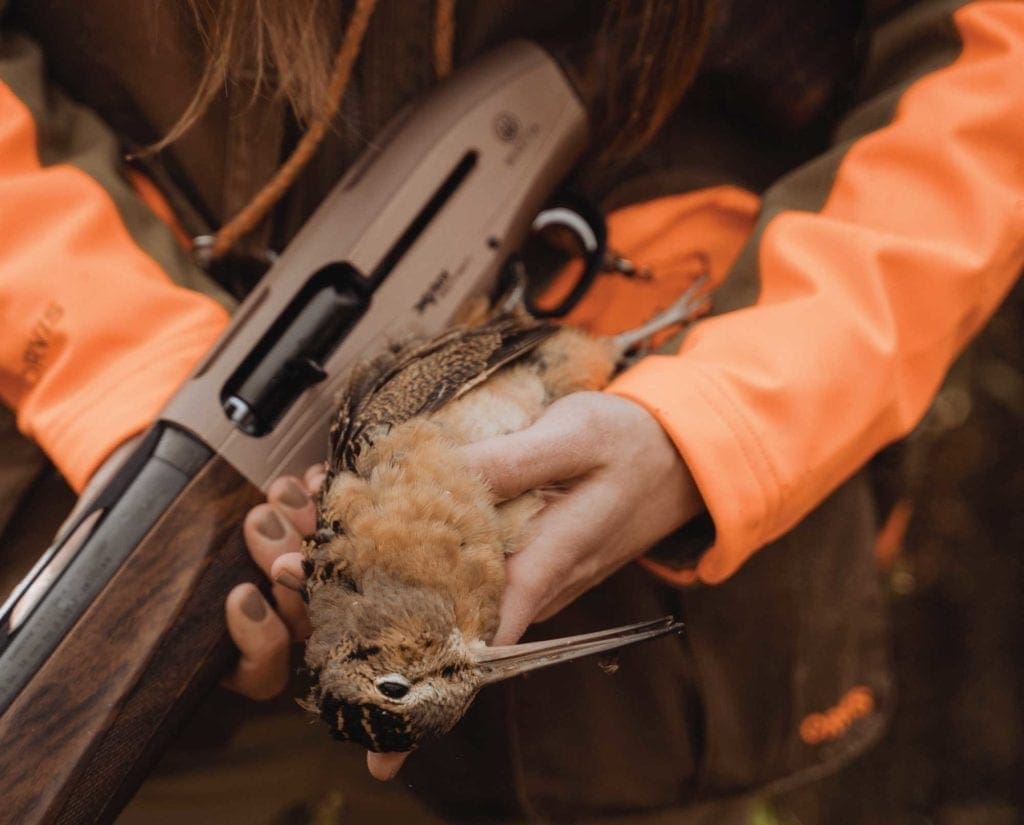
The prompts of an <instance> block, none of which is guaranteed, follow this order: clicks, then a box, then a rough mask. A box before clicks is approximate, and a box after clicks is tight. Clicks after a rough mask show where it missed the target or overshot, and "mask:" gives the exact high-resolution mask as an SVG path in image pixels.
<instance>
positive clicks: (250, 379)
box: [220, 263, 369, 436]
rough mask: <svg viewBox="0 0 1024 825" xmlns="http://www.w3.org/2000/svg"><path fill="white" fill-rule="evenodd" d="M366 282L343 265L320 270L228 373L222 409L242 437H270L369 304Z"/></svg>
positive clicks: (315, 381)
mask: <svg viewBox="0 0 1024 825" xmlns="http://www.w3.org/2000/svg"><path fill="white" fill-rule="evenodd" d="M366 292H367V290H366V278H364V277H363V276H362V275H361V274H360V273H359V271H358V270H356V268H355V267H353V266H352V265H351V264H347V263H332V264H328V265H327V266H325V267H323V268H322V269H320V270H319V271H318V272H317V273H316V274H315V275H314V276H313V277H312V278H311V279H310V280H309V283H307V284H306V286H305V287H303V289H302V290H301V291H300V292H299V294H298V295H296V296H295V298H294V300H292V302H291V304H289V305H288V308H287V309H286V310H285V311H284V312H283V313H282V314H281V317H280V318H279V319H278V321H277V322H276V323H275V324H274V325H273V326H272V327H271V328H270V329H269V330H268V331H267V333H266V334H265V335H264V336H263V337H262V338H261V339H260V341H259V342H258V343H257V344H256V346H255V347H254V348H253V349H252V351H251V352H250V353H249V354H248V355H247V356H246V357H245V359H244V360H243V361H242V363H241V365H240V366H239V367H238V369H236V370H235V371H234V373H232V375H231V377H230V378H229V379H228V381H227V383H225V385H224V389H223V390H222V392H221V399H220V400H221V408H222V409H223V410H224V413H225V415H227V417H228V418H229V419H231V421H232V422H233V423H234V424H235V426H236V427H238V428H239V429H240V430H242V432H244V433H247V434H248V435H252V436H262V435H265V434H266V433H268V432H270V430H272V429H273V427H274V425H275V424H276V423H277V422H278V421H279V420H280V419H281V416H282V415H284V413H285V412H286V411H287V410H288V408H289V407H291V405H292V404H293V403H295V401H296V400H297V399H298V398H299V396H300V395H302V393H304V392H305V391H306V390H307V389H309V388H310V387H312V386H313V385H314V384H318V383H319V382H320V381H322V380H323V379H324V378H325V377H326V375H327V374H326V372H324V368H323V365H324V363H325V362H326V360H327V359H328V358H329V357H330V355H331V353H332V352H334V350H335V348H336V347H337V346H338V344H339V343H341V341H342V340H343V339H344V338H345V335H346V334H347V333H348V331H349V330H350V329H351V328H352V327H353V326H354V325H355V323H356V322H357V321H358V320H359V318H360V317H361V316H362V315H363V313H364V312H365V311H366V308H367V306H368V305H369V297H368V295H367V294H366Z"/></svg>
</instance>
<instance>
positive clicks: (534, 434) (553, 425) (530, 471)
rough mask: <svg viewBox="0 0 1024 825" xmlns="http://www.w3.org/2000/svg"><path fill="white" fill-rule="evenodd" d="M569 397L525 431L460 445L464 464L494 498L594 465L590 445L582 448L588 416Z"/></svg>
mask: <svg viewBox="0 0 1024 825" xmlns="http://www.w3.org/2000/svg"><path fill="white" fill-rule="evenodd" d="M571 401H572V397H571V396H568V397H566V398H564V399H561V400H559V401H557V402H555V403H554V404H552V405H551V406H550V407H548V408H547V410H545V411H544V413H543V414H542V415H541V417H540V418H538V419H537V420H536V421H535V422H534V423H533V424H531V425H530V426H529V427H527V428H526V429H525V430H520V431H519V432H516V433H511V434H509V435H498V436H493V437H491V438H487V439H485V440H483V441H478V442H476V443H475V444H469V445H467V446H466V447H463V448H462V450H461V453H462V457H463V460H464V461H465V463H466V468H467V469H468V470H469V471H470V472H473V473H476V474H477V475H479V476H480V478H482V479H483V481H484V483H485V484H487V486H488V487H489V488H490V490H491V492H493V493H494V496H495V498H496V499H497V500H498V501H507V500H509V499H513V498H515V497H516V496H518V495H521V494H522V493H525V492H526V491H528V490H534V489H536V488H538V487H543V486H545V485H549V484H555V483H557V482H560V481H567V480H569V479H573V478H579V477H580V476H582V475H584V474H585V473H587V472H589V471H590V470H592V469H593V468H594V467H595V466H596V465H595V457H594V454H593V450H592V449H587V448H586V443H585V442H586V440H587V439H586V423H585V418H586V416H585V415H581V414H580V413H582V412H583V411H582V410H580V409H579V408H578V405H576V404H573V403H571ZM567 402H568V403H567Z"/></svg>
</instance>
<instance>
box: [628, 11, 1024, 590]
mask: <svg viewBox="0 0 1024 825" xmlns="http://www.w3.org/2000/svg"><path fill="white" fill-rule="evenodd" d="M922 5H923V6H925V7H926V11H925V12H924V13H922V9H921V7H922ZM948 6H949V4H948V3H946V4H938V3H931V4H918V7H917V8H916V9H914V10H913V11H912V14H915V15H917V17H916V18H915V19H912V20H909V22H908V20H907V19H904V20H899V21H896V23H897V25H896V26H894V27H893V29H892V30H891V31H887V32H885V33H884V36H881V37H879V38H876V41H875V42H874V43H873V45H872V50H873V57H872V63H873V64H874V65H876V66H882V67H888V68H886V69H880V70H878V71H887V72H890V73H892V75H893V76H892V77H890V78H888V79H887V78H885V77H884V76H879V75H877V74H876V75H875V76H874V77H868V78H867V79H866V80H865V86H866V87H867V88H872V89H874V90H876V91H875V92H874V93H873V94H872V96H871V97H870V98H866V99H865V100H863V101H862V102H861V103H860V105H858V106H857V107H855V108H854V110H853V111H852V112H851V114H850V116H849V117H848V118H847V119H846V120H845V121H844V123H843V124H842V126H841V127H840V131H839V134H838V142H837V144H836V146H835V148H834V150H833V151H831V152H830V153H829V154H828V155H827V156H825V157H823V158H821V159H819V160H817V161H815V162H812V163H811V164H808V165H807V166H805V167H802V168H801V169H798V170H797V171H795V172H794V173H792V174H791V175H789V176H787V178H785V179H783V180H781V181H780V182H779V183H778V184H777V185H776V186H775V187H773V188H772V189H770V190H769V191H768V192H766V194H765V198H764V201H763V203H762V206H761V210H760V215H759V219H758V222H757V224H756V226H755V228H754V233H753V235H752V238H751V240H750V241H749V243H748V245H747V247H746V248H745V249H744V250H743V252H742V253H741V254H740V256H739V258H738V259H737V262H736V264H735V265H734V269H733V275H735V274H736V271H737V270H738V269H741V268H748V269H753V270H755V273H756V275H757V277H758V278H759V283H760V292H759V295H758V296H757V298H756V301H755V302H754V303H753V304H752V305H750V306H748V307H744V308H740V309H736V310H734V311H731V312H727V313H725V314H722V315H719V316H716V317H713V318H709V319H706V320H704V321H702V322H701V323H699V324H698V325H697V326H696V327H695V328H694V329H693V331H692V332H691V334H690V335H689V336H688V337H687V339H686V340H685V342H684V344H683V346H682V348H681V350H680V352H679V354H678V355H671V356H658V357H652V358H648V359H646V360H644V361H643V362H641V363H640V364H639V365H637V366H636V367H635V368H634V369H631V370H629V371H628V372H626V373H624V374H623V375H622V376H621V377H619V378H618V379H617V380H616V382H615V383H614V384H613V385H612V388H611V389H612V391H613V392H616V393H619V394H620V395H623V396H626V397H628V398H631V399H633V400H635V401H637V402H639V403H640V404H642V405H644V406H645V407H646V408H647V409H648V410H650V411H651V412H652V413H653V414H654V415H655V416H656V417H657V418H658V420H659V421H660V422H661V423H662V424H663V426H664V427H665V429H666V430H667V431H668V433H669V434H670V435H671V437H672V439H673V441H674V443H675V444H676V446H677V447H678V449H679V450H680V452H681V454H682V455H683V457H684V458H685V460H686V462H687V464H688V465H689V467H690V469H691V470H692V472H693V475H694V478H695V480H696V483H697V485H698V487H699V488H700V491H701V493H702V494H703V496H704V499H705V502H706V503H707V506H708V510H709V512H710V514H711V517H712V519H713V521H714V524H715V529H716V538H715V541H714V544H713V545H712V546H711V548H710V549H709V550H707V552H706V553H705V554H704V555H703V556H702V557H701V559H700V560H699V562H698V563H697V567H696V570H695V571H694V570H685V569H683V570H676V569H672V568H671V567H669V566H665V565H661V564H654V563H653V562H648V564H649V565H651V566H653V567H655V568H656V570H657V572H659V573H660V574H661V575H663V576H664V577H666V578H667V579H669V580H672V581H677V582H680V583H683V582H689V581H692V580H693V579H694V578H695V577H696V578H698V579H700V580H703V581H705V582H710V583H713V582H719V581H721V580H723V579H724V578H726V577H728V576H729V575H730V574H732V573H733V572H734V571H735V570H736V569H737V568H738V567H739V566H740V565H741V564H742V563H743V562H744V560H745V559H747V558H748V557H749V556H750V555H751V554H752V553H753V552H755V551H756V550H757V549H758V548H759V547H761V546H762V545H764V544H765V543H767V542H769V541H771V540H772V539H774V538H776V537H778V536H779V535H780V534H782V533H784V532H785V531H786V530H787V529H789V528H790V527H792V526H793V525H794V524H795V523H797V522H798V521H799V520H800V519H801V518H803V517H804V516H805V515H806V514H807V513H808V512H809V511H810V510H811V509H812V508H813V507H814V506H816V504H818V503H819V502H820V501H821V500H822V499H824V498H825V496H826V495H827V494H828V493H829V492H830V491H832V490H833V489H834V488H835V487H837V486H838V485H839V484H840V483H841V482H842V481H843V480H844V479H845V478H847V477H848V476H850V475H851V474H852V473H853V472H854V471H855V470H856V469H857V468H859V467H860V466H861V465H863V464H864V463H865V462H866V461H867V460H868V459H869V458H870V457H871V456H872V455H873V454H874V453H875V452H876V451H877V450H878V449H880V448H881V447H882V446H883V445H885V444H886V443H888V442H891V441H893V440H894V439H897V438H899V437H901V436H903V435H905V434H906V433H908V432H909V431H910V430H911V429H912V428H913V427H914V425H915V424H916V422H917V421H918V420H919V419H920V418H921V417H922V415H923V413H924V412H925V410H926V409H927V406H928V404H929V403H930V401H931V399H932V397H933V395H934V393H935V392H936V390H937V388H938V387H939V385H940V382H941V381H942V380H943V376H944V374H945V372H946V370H947V368H948V367H949V365H950V363H951V362H952V360H953V359H954V358H955V356H956V355H957V353H958V352H959V351H960V349H961V348H962V347H963V346H964V344H965V343H966V342H967V340H968V339H969V338H970V336H971V335H972V334H973V333H975V332H976V331H977V330H978V329H979V327H980V326H981V325H982V324H983V323H984V322H985V320H986V319H987V318H988V317H989V315H990V314H991V313H992V312H993V311H994V310H995V308H996V307H997V306H998V304H999V303H1000V301H1001V299H1002V298H1003V296H1004V295H1005V294H1006V293H1007V291H1008V290H1009V288H1010V286H1011V285H1012V283H1013V282H1014V280H1015V279H1016V277H1017V275H1018V273H1019V272H1020V269H1021V267H1022V265H1024V82H1022V79H1021V67H1024V3H1019V2H973V3H967V4H963V5H962V7H960V8H959V9H958V10H957V11H955V13H953V15H952V19H951V20H950V18H949V15H948V12H947V11H944V10H943V9H946V8H948ZM950 23H951V24H952V25H950ZM909 24H913V25H909ZM915 29H916V31H917V32H918V34H919V35H920V37H918V38H917V39H916V40H915V38H914V37H909V36H908V31H913V30H915ZM944 37H945V38H946V40H943V38H944ZM951 45H952V47H953V48H952V49H950V51H949V54H948V55H943V54H942V51H943V49H949V47H950V46H951ZM911 58H920V59H921V60H923V61H924V63H925V64H926V65H927V66H928V71H926V72H921V71H918V72H916V74H911V75H907V74H905V72H906V67H907V65H908V61H910V59H911ZM816 192H821V194H820V195H818V194H815V193H816ZM612 240H613V241H614V240H615V239H614V238H613V239H612Z"/></svg>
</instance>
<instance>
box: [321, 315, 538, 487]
mask: <svg viewBox="0 0 1024 825" xmlns="http://www.w3.org/2000/svg"><path fill="white" fill-rule="evenodd" d="M557 330H558V327H557V326H555V325H553V324H550V323H545V322H540V321H536V320H534V319H532V318H529V317H528V316H524V315H501V316H498V317H497V318H494V319H493V320H491V321H488V322H487V323H485V324H481V325H480V326H476V327H471V328H464V329H454V330H451V331H450V332H446V333H444V334H443V335H441V336H439V337H438V338H435V339H433V340H431V341H427V342H423V341H417V342H413V343H411V344H408V345H406V346H403V347H401V348H397V349H393V350H391V351H389V352H387V353H385V354H384V355H382V356H381V357H379V358H377V359H376V360H374V361H371V362H369V363H368V364H366V365H365V366H363V367H361V368H359V369H357V370H356V371H354V372H353V375H352V378H351V379H350V381H349V384H348V387H347V389H346V390H345V392H344V393H343V394H342V398H341V403H340V404H339V408H338V413H337V415H336V417H335V419H334V422H333V424H332V425H331V433H330V440H329V444H328V464H329V469H330V470H331V471H333V472H342V471H351V472H354V471H355V461H356V458H357V457H358V456H359V454H360V453H361V452H362V451H363V450H364V449H365V448H366V447H368V446H370V445H371V444H372V443H373V438H374V437H375V436H376V435H378V434H379V433H380V432H382V431H384V432H386V431H387V430H389V429H390V428H391V427H394V426H396V425H398V424H401V423H402V422H404V421H408V420H409V419H410V418H413V417H415V416H417V415H425V414H427V413H431V412H435V411H437V410H439V409H440V408H441V407H443V406H444V405H445V404H447V403H448V402H449V401H452V400H454V399H456V398H458V397H459V396H461V395H463V394H464V393H466V392H468V391H469V390H471V389H472V388H473V387H475V386H476V385H477V384H480V383H481V382H483V381H486V380H487V378H488V377H490V376H491V375H493V374H494V373H495V372H496V371H497V370H499V369H501V368H502V367H504V366H506V365H508V364H510V363H511V362H513V361H515V360H516V359H517V358H520V357H522V356H523V355H526V354H527V353H529V352H530V351H532V350H533V349H534V348H535V347H537V346H538V345H539V344H540V343H541V342H543V341H545V340H546V339H547V338H549V337H550V336H551V335H552V334H553V333H555V332H556V331H557Z"/></svg>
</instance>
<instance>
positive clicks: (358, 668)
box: [300, 576, 680, 752]
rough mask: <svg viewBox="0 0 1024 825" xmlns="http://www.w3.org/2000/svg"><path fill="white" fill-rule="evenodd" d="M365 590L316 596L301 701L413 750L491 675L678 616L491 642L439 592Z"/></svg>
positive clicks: (668, 627)
mask: <svg viewBox="0 0 1024 825" xmlns="http://www.w3.org/2000/svg"><path fill="white" fill-rule="evenodd" d="M361 585H362V587H361V589H360V590H359V591H357V590H355V589H354V588H352V587H350V586H347V585H344V584H338V585H324V586H321V587H318V588H315V589H314V590H313V591H312V593H311V596H310V602H309V610H310V618H311V620H312V624H313V626H314V627H315V628H316V630H315V631H314V632H313V635H312V636H311V637H310V639H309V641H308V643H307V645H306V663H307V665H308V666H309V668H310V671H311V672H312V674H313V677H314V680H315V681H314V684H313V688H312V691H311V693H310V696H309V697H308V698H307V699H306V700H304V701H302V702H300V704H301V705H302V706H303V707H304V708H305V709H306V710H309V711H310V712H312V713H315V714H317V715H318V716H320V718H321V719H323V720H324V721H325V722H326V723H327V724H328V725H329V726H330V727H331V730H332V732H333V734H334V736H335V737H336V738H338V739H342V740H348V741H353V742H357V743H359V744H360V745H362V746H363V747H365V748H367V749H368V750H371V751H377V752H391V751H408V750H412V749H414V748H416V747H418V746H419V745H420V744H422V743H423V742H425V741H426V740H428V739H433V738H435V737H437V736H440V735H441V734H443V733H446V732H447V731H449V730H451V728H452V727H454V726H455V723H456V722H458V721H459V719H461V718H462V715H463V714H464V713H465V712H466V709H467V708H468V707H469V704H470V702H472V700H473V697H474V696H475V695H476V693H477V691H479V690H480V688H481V687H483V686H484V685H486V684H490V683H492V682H498V681H501V680H503V679H507V678H510V677H512V676H516V675H518V674H520V673H525V672H527V671H530V670H534V669H536V668H540V667H547V666H548V665H553V664H557V663H559V662H563V661H568V660H570V659H575V658H578V657H580V656H587V655H590V654H594V653H601V652H604V651H608V650H613V649H615V648H617V647H621V646H623V645H627V644H631V643H633V642H639V641H643V640H644V639H650V638H654V637H656V636H660V635H663V634H665V633H668V632H671V631H673V630H678V629H679V627H680V625H679V624H677V623H675V622H673V621H672V618H671V617H667V618H665V619H660V620H657V621H654V622H645V623H642V624H637V625H630V626H628V627H620V628H615V629H613V630H607V631H601V632H598V633H589V634H586V635H583V636H573V637H568V638H563V639H554V640H550V641H543V642H529V643H526V644H518V645H508V646H487V645H486V644H484V643H483V642H482V641H480V640H467V639H464V638H463V636H462V634H461V633H460V632H459V630H458V628H457V627H456V624H455V617H454V610H453V608H452V606H451V605H450V604H446V603H445V601H444V599H443V598H442V597H441V596H440V595H439V594H438V593H436V592H434V591H432V590H429V589H427V588H424V587H420V586H417V585H414V584H406V583H396V582H394V581H392V580H389V579H387V578H385V577H384V576H369V577H367V578H366V579H365V581H363V582H361Z"/></svg>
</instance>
